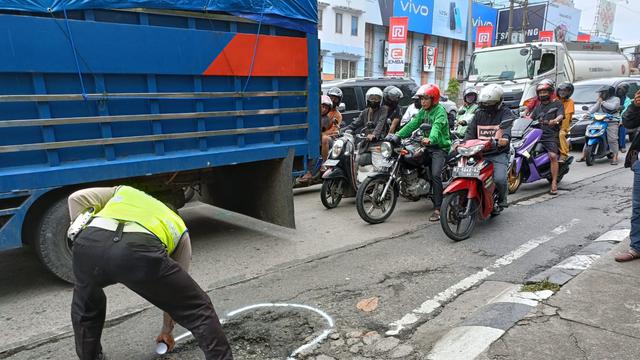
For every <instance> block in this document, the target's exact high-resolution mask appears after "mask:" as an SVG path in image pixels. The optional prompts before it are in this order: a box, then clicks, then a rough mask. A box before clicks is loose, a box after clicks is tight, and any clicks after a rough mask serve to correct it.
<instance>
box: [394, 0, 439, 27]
mask: <svg viewBox="0 0 640 360" xmlns="http://www.w3.org/2000/svg"><path fill="white" fill-rule="evenodd" d="M433 11H434V10H433V0H395V1H394V2H393V15H394V16H406V17H408V18H409V31H415V32H419V33H422V34H431V27H432V23H433Z"/></svg>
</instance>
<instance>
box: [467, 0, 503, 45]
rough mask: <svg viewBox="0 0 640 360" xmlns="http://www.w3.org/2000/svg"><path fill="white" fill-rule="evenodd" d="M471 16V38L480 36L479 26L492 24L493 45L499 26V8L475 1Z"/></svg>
mask: <svg viewBox="0 0 640 360" xmlns="http://www.w3.org/2000/svg"><path fill="white" fill-rule="evenodd" d="M471 17H472V23H473V32H472V34H471V38H472V39H477V38H478V34H477V32H478V27H480V26H491V27H492V32H491V39H490V45H489V46H492V45H493V43H494V41H495V38H496V29H497V28H498V26H497V25H498V24H497V20H498V10H497V9H494V8H492V7H491V6H487V5H482V4H480V3H477V2H474V3H473V6H472V7H471ZM485 29H486V28H485Z"/></svg>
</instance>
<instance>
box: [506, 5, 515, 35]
mask: <svg viewBox="0 0 640 360" xmlns="http://www.w3.org/2000/svg"><path fill="white" fill-rule="evenodd" d="M513 2H514V0H509V30H508V31H507V44H511V34H512V33H513Z"/></svg>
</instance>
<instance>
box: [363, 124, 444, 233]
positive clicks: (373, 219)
mask: <svg viewBox="0 0 640 360" xmlns="http://www.w3.org/2000/svg"><path fill="white" fill-rule="evenodd" d="M430 129H431V125H429V124H422V125H421V126H420V131H416V132H414V134H413V135H412V136H411V137H410V138H408V139H405V140H403V141H402V143H401V145H400V146H397V147H396V146H394V144H393V143H392V142H390V141H384V142H383V143H382V144H381V145H380V149H381V151H380V153H379V155H376V153H372V162H373V165H374V167H375V168H376V169H379V171H376V172H374V173H371V174H369V176H368V177H367V179H366V180H364V181H363V183H362V184H360V186H359V187H358V192H357V194H356V208H357V209H358V214H359V215H360V217H361V218H362V219H363V220H364V221H366V222H368V223H370V224H379V223H382V222H384V221H385V220H386V219H387V218H389V216H391V214H392V213H393V210H394V209H395V206H396V202H397V201H398V196H402V197H404V198H406V199H408V200H411V201H418V200H420V199H421V198H431V199H432V198H433V186H432V179H431V169H430V167H429V165H428V164H427V161H426V160H427V158H426V157H427V156H429V155H428V154H427V151H426V150H427V146H424V145H422V138H423V137H422V135H421V134H423V133H424V132H429V131H430ZM455 161H456V158H455V157H454V158H450V159H449V160H448V161H447V165H446V166H445V167H444V169H443V171H442V181H443V183H446V182H448V181H450V179H451V168H450V166H451V164H455Z"/></svg>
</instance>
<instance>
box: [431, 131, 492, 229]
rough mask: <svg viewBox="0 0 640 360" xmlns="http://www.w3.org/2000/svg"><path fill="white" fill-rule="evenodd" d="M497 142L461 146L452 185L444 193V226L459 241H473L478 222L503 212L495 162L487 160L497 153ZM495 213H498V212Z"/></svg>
mask: <svg viewBox="0 0 640 360" xmlns="http://www.w3.org/2000/svg"><path fill="white" fill-rule="evenodd" d="M496 147H497V142H496V140H493V139H492V140H467V141H465V142H463V143H461V144H460V145H458V147H457V152H458V154H459V155H460V159H459V160H458V164H457V166H456V167H455V168H454V169H453V173H452V178H453V180H452V181H451V183H450V184H449V185H448V186H447V187H446V189H445V190H444V192H443V195H444V198H443V200H442V208H441V212H440V213H441V215H440V225H442V230H444V232H445V234H447V236H448V237H450V238H451V239H453V240H455V241H461V240H464V239H467V238H469V236H471V233H472V232H473V229H474V228H475V226H476V222H478V220H480V221H482V220H486V219H488V218H489V217H491V215H492V214H494V215H495V214H496V213H498V212H499V210H500V207H499V206H498V190H497V189H496V184H495V183H494V181H493V163H491V162H490V161H486V160H484V159H483V157H484V154H485V153H487V152H490V151H493V150H495V149H496ZM494 210H495V211H494Z"/></svg>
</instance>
